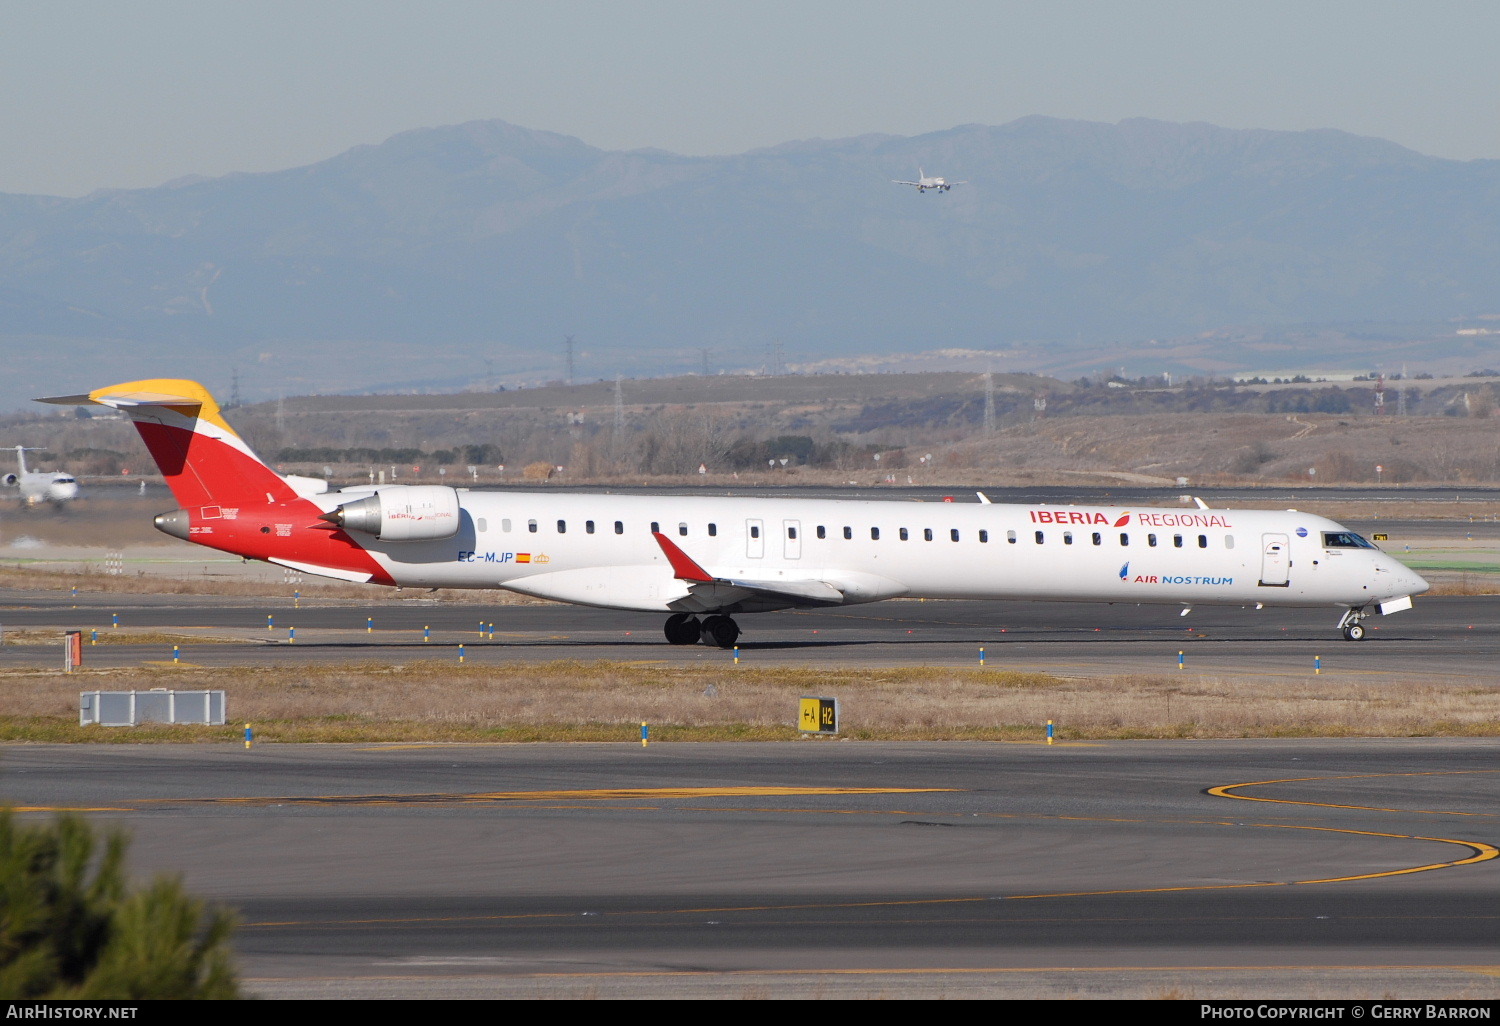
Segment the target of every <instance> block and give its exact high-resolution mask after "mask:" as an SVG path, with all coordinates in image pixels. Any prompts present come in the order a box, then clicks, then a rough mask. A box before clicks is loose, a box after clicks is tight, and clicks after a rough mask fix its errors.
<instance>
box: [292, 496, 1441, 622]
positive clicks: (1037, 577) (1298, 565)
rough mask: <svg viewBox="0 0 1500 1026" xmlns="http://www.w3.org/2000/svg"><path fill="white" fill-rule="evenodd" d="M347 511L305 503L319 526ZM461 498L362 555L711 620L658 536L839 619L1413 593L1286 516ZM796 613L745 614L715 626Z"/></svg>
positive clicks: (463, 580) (422, 578)
mask: <svg viewBox="0 0 1500 1026" xmlns="http://www.w3.org/2000/svg"><path fill="white" fill-rule="evenodd" d="M346 497H347V496H340V494H339V493H331V494H326V495H319V496H316V497H315V501H317V502H318V503H319V504H320V505H325V506H326V507H327V508H330V509H331V508H333V506H335V505H337V504H338V503H339V502H341V501H344V500H345V498H346ZM460 497H461V509H462V513H461V516H460V526H459V530H458V533H457V535H456V536H455V537H453V538H449V539H445V540H442V541H413V542H383V541H378V540H375V539H373V538H370V537H368V536H366V537H363V538H361V539H360V542H361V544H362V545H363V546H364V547H365V548H366V549H367V551H369V552H370V553H372V554H373V555H374V556H375V558H376V560H377V561H378V562H379V563H380V565H381V566H382V567H383V568H384V569H385V570H386V571H387V573H388V574H389V575H390V577H391V578H392V580H394V581H395V583H397V584H398V585H402V586H421V587H448V588H506V589H509V590H512V591H516V592H521V593H524V594H528V595H536V596H540V597H544V598H551V599H557V600H560V601H565V602H575V603H581V604H586V605H594V606H603V607H610V608H618V609H636V610H654V611H689V612H705V611H709V610H708V609H706V608H704V607H703V605H702V604H701V602H700V601H699V600H697V599H696V598H695V597H694V595H693V593H692V591H691V589H690V582H688V581H684V580H680V579H678V577H677V576H676V575H674V572H673V569H672V566H671V564H670V562H669V560H668V558H667V557H666V555H665V554H664V552H663V549H662V547H661V546H660V545H659V544H658V542H657V540H656V538H655V537H654V532H660V533H661V534H662V535H664V536H665V537H667V538H668V539H669V540H670V541H671V542H672V543H674V544H675V545H676V546H677V547H679V548H680V549H681V550H682V551H683V552H684V553H686V554H687V555H688V556H689V557H691V559H692V560H693V561H695V562H696V563H697V564H698V566H700V567H701V568H702V569H703V570H705V571H707V573H708V574H710V575H712V576H713V577H714V578H717V579H723V580H726V581H745V582H752V583H755V584H758V585H760V586H762V587H765V588H768V589H774V588H776V587H777V586H778V584H785V585H787V586H789V587H793V588H795V586H798V585H806V584H807V583H808V582H818V583H819V584H821V585H827V586H829V587H830V588H831V589H834V592H836V596H837V597H836V604H852V603H859V602H873V601H878V600H880V599H888V598H896V597H900V596H911V597H925V598H964V599H1030V600H1054V601H1101V602H1137V603H1172V604H1184V605H1194V604H1227V605H1254V604H1264V605H1268V606H1270V605H1278V606H1338V607H1345V608H1364V607H1366V606H1371V605H1378V604H1380V603H1383V602H1387V601H1390V600H1395V599H1400V598H1403V597H1405V596H1409V595H1413V594H1416V593H1419V592H1422V591H1425V590H1426V588H1427V582H1426V581H1424V580H1423V579H1422V578H1421V577H1420V576H1418V575H1417V574H1416V573H1414V572H1413V571H1411V570H1410V569H1408V568H1407V567H1405V566H1403V565H1402V564H1401V563H1400V562H1398V561H1397V560H1395V559H1394V558H1392V557H1390V556H1388V555H1386V554H1385V553H1383V552H1381V551H1380V550H1378V549H1376V548H1374V547H1371V546H1368V545H1367V543H1365V544H1362V545H1354V544H1350V543H1349V541H1348V539H1349V538H1351V537H1354V538H1357V536H1353V535H1352V532H1349V531H1348V530H1347V529H1346V528H1344V527H1342V526H1340V525H1339V524H1337V523H1335V522H1333V521H1331V520H1328V519H1326V518H1324V517H1320V516H1316V515H1313V514H1308V513H1300V512H1296V511H1264V510H1218V509H1180V508H1174V509H1143V508H1137V507H1128V508H1127V507H1107V506H1019V505H1004V504H998V503H997V504H988V503H972V502H970V503H956V502H902V501H889V500H868V501H866V500H832V499H799V498H730V497H703V496H687V497H685V496H652V495H608V494H579V493H558V492H551V491H537V492H475V491H461V492H460ZM1330 540H1331V541H1333V542H1336V543H1338V542H1341V541H1342V544H1329V542H1330ZM813 586H816V585H813ZM834 592H827V591H826V590H825V594H834ZM799 604H802V603H799V602H793V601H785V600H782V601H772V600H769V599H764V598H761V599H750V600H747V601H746V602H743V603H742V604H740V605H739V606H737V607H725V608H724V611H727V612H753V611H757V610H762V609H773V608H785V607H788V606H792V605H799ZM808 604H820V603H819V602H810V603H808ZM821 604H829V603H828V602H826V601H823V602H821Z"/></svg>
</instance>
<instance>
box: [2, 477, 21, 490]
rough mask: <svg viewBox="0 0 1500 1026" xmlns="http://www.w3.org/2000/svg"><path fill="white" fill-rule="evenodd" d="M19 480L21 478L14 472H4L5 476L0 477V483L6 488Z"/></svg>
mask: <svg viewBox="0 0 1500 1026" xmlns="http://www.w3.org/2000/svg"><path fill="white" fill-rule="evenodd" d="M19 480H21V479H20V478H19V477H17V476H16V475H15V474H6V475H5V476H3V477H0V484H3V485H5V486H6V487H7V488H9V487H11V486H13V485H15V483H16V482H17V481H19Z"/></svg>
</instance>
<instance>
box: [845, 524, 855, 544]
mask: <svg viewBox="0 0 1500 1026" xmlns="http://www.w3.org/2000/svg"><path fill="white" fill-rule="evenodd" d="M853 537H854V528H852V527H846V528H844V539H845V540H846V541H847V540H848V539H850V538H853Z"/></svg>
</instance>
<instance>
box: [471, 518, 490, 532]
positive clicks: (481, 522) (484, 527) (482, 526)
mask: <svg viewBox="0 0 1500 1026" xmlns="http://www.w3.org/2000/svg"><path fill="white" fill-rule="evenodd" d="M474 526H475V527H477V528H479V533H480V534H484V533H485V532H486V531H488V530H489V529H490V522H489V521H488V520H486V519H485V518H484V517H480V518H479V519H478V520H477V521H475V522H474Z"/></svg>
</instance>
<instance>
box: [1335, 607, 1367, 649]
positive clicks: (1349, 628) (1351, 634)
mask: <svg viewBox="0 0 1500 1026" xmlns="http://www.w3.org/2000/svg"><path fill="white" fill-rule="evenodd" d="M1369 615H1370V614H1369V613H1368V612H1366V611H1365V609H1364V608H1363V607H1362V606H1361V607H1357V608H1351V609H1350V610H1349V611H1348V612H1346V613H1345V614H1344V618H1343V619H1342V620H1340V621H1339V630H1341V631H1343V632H1344V640H1345V641H1363V640H1364V637H1365V628H1364V625H1363V624H1361V623H1360V621H1361V620H1363V619H1364V618H1365V617H1367V616H1369Z"/></svg>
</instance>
